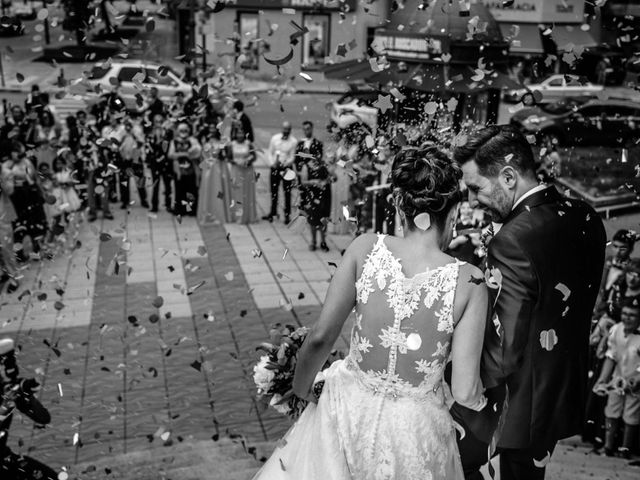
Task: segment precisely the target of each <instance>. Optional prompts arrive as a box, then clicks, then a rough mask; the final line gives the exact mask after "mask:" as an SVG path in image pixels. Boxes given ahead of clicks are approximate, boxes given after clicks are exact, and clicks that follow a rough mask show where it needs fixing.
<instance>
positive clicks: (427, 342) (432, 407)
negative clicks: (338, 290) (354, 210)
mask: <svg viewBox="0 0 640 480" xmlns="http://www.w3.org/2000/svg"><path fill="white" fill-rule="evenodd" d="M459 265H460V263H459V262H455V263H451V264H448V265H445V266H443V267H440V268H437V269H434V270H430V271H427V272H424V273H420V274H418V275H416V276H414V277H412V278H405V276H404V274H403V272H402V269H401V265H400V261H399V260H397V259H396V258H394V257H393V255H392V254H391V252H390V251H389V250H388V249H387V248H386V246H385V245H384V242H383V237H382V236H381V237H380V238H379V239H378V241H377V243H376V244H375V246H374V248H373V250H372V252H371V253H370V254H369V256H368V257H367V259H366V261H365V264H364V265H363V269H362V274H361V276H360V278H359V279H358V281H357V283H356V293H357V299H358V304H357V305H356V312H355V313H356V321H355V325H354V327H353V330H352V334H351V345H350V349H349V355H348V356H347V357H346V358H345V359H344V360H339V361H337V362H334V363H333V364H332V365H331V366H330V367H329V369H328V370H325V385H324V388H323V391H322V395H321V396H320V399H319V401H318V404H317V405H316V404H310V405H309V406H308V407H307V409H306V410H305V411H304V413H303V414H302V416H301V417H300V419H299V420H298V422H297V423H296V424H295V425H294V427H292V429H291V430H290V431H289V433H288V434H287V436H286V437H285V439H286V442H283V443H282V446H279V447H278V448H277V449H276V450H275V452H274V454H273V456H272V457H271V458H270V459H269V461H268V462H267V463H266V464H265V465H264V467H263V469H262V470H261V472H260V473H259V474H258V475H257V476H256V479H259V480H294V479H301V478H304V479H305V480H325V479H327V478H331V479H332V480H435V479H447V480H464V474H463V471H462V465H461V463H460V457H459V453H458V448H457V444H456V433H455V426H454V422H453V419H452V418H451V415H450V413H449V409H448V407H447V403H446V396H447V392H446V389H445V388H443V381H442V375H443V370H444V365H445V363H446V361H447V357H448V356H449V352H450V346H451V339H452V332H453V327H454V322H453V303H454V297H455V288H456V285H457V277H458V269H459ZM367 302H369V304H368V305H367ZM387 308H388V309H389V312H386V311H383V310H381V309H387ZM417 313H419V314H417ZM372 315H375V318H373V317H372ZM403 321H404V325H403ZM369 360H375V361H374V363H368V361H369ZM365 365H369V366H374V367H375V368H369V366H367V367H365ZM396 367H398V368H397V369H396ZM411 373H413V377H412V378H411V379H409V378H408V375H409V374H411ZM405 377H406V378H405ZM420 379H421V380H420Z"/></svg>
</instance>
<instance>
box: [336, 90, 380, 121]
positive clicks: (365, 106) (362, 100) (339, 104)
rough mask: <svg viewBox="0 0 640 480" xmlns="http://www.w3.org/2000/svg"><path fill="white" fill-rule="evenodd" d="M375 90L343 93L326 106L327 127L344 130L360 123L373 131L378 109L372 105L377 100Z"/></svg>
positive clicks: (377, 92)
mask: <svg viewBox="0 0 640 480" xmlns="http://www.w3.org/2000/svg"><path fill="white" fill-rule="evenodd" d="M379 93H380V92H379V91H377V90H353V91H351V92H348V93H345V94H344V95H342V96H341V97H340V98H339V99H338V100H336V101H335V102H331V103H328V104H327V108H328V109H329V111H330V116H331V123H330V124H329V127H330V128H331V127H334V126H337V127H338V128H340V129H345V128H347V127H349V126H351V125H354V124H357V123H362V124H364V125H366V126H367V127H368V128H370V129H371V130H372V131H375V130H376V128H377V127H378V109H377V108H376V107H374V106H373V103H374V102H375V101H376V100H377V99H378V94H379Z"/></svg>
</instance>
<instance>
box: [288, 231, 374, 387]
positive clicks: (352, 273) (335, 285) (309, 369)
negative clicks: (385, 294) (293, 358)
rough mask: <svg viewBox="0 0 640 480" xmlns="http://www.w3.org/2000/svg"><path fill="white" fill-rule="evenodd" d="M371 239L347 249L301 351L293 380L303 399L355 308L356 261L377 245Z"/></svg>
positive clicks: (355, 243)
mask: <svg viewBox="0 0 640 480" xmlns="http://www.w3.org/2000/svg"><path fill="white" fill-rule="evenodd" d="M371 237H372V236H370V235H362V236H360V237H358V238H357V239H356V240H354V241H353V242H352V243H351V245H349V248H347V251H346V252H345V254H344V256H343V257H342V261H341V262H340V266H339V267H338V269H337V270H336V273H335V274H334V276H333V279H332V280H331V285H329V290H328V292H327V298H326V299H325V302H324V306H323V307H322V312H321V313H320V318H319V319H318V322H317V323H316V324H315V325H314V327H313V329H312V330H311V331H310V332H309V334H308V335H307V338H306V339H305V341H304V344H303V345H302V348H301V349H300V353H299V357H298V364H297V365H296V372H295V375H294V377H293V392H294V393H295V394H296V395H297V396H299V397H301V398H306V397H307V396H308V395H309V392H310V390H311V387H312V386H313V380H314V379H315V377H316V374H317V373H318V371H320V369H321V368H322V365H323V364H324V362H325V361H326V360H327V357H328V356H329V353H331V349H332V348H333V344H334V343H335V341H336V339H337V338H338V335H340V332H341V331H342V326H343V325H344V322H345V320H346V319H347V318H348V316H349V313H350V312H351V310H352V309H353V307H354V306H355V303H356V287H355V282H356V265H357V261H356V260H357V258H358V256H359V255H360V254H359V252H360V250H361V249H363V248H365V247H366V248H369V249H370V248H371V246H372V245H373V243H374V241H373V240H372V238H371Z"/></svg>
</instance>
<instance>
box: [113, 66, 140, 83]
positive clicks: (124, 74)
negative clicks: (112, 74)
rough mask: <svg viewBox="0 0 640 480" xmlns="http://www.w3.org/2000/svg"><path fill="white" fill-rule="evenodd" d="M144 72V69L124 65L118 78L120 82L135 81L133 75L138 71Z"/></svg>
mask: <svg viewBox="0 0 640 480" xmlns="http://www.w3.org/2000/svg"><path fill="white" fill-rule="evenodd" d="M141 72H142V73H144V70H142V69H141V68H136V67H122V68H121V69H120V72H119V73H118V80H119V81H120V82H133V77H135V76H136V74H138V73H141Z"/></svg>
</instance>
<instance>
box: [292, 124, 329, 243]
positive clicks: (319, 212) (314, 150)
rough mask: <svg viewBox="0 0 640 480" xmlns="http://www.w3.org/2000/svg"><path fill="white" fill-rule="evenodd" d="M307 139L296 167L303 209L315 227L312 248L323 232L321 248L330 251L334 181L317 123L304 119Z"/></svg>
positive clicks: (312, 229) (303, 141) (301, 148)
mask: <svg viewBox="0 0 640 480" xmlns="http://www.w3.org/2000/svg"><path fill="white" fill-rule="evenodd" d="M303 131H304V135H305V139H304V140H302V141H300V143H298V147H297V150H296V170H297V171H298V173H299V185H300V209H301V210H302V211H303V212H304V214H305V216H306V218H307V222H308V223H309V226H310V228H311V241H310V243H309V250H311V251H312V252H313V251H315V250H316V248H317V245H318V244H317V241H318V239H317V237H318V233H319V234H320V249H321V250H322V251H323V252H328V251H329V247H328V246H327V238H326V233H327V223H328V221H329V216H330V215H331V183H330V175H329V170H328V169H327V166H326V165H325V163H324V161H323V158H322V153H323V146H322V143H321V142H320V141H319V140H317V139H315V138H313V124H312V123H311V122H309V121H307V122H304V124H303Z"/></svg>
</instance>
